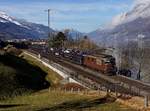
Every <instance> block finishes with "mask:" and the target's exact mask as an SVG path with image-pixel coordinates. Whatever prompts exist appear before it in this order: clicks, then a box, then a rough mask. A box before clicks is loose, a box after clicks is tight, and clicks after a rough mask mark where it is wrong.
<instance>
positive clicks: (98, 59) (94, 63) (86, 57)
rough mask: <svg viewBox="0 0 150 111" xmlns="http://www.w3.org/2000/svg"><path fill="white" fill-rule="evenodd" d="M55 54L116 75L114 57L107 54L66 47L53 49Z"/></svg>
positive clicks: (107, 73)
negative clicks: (64, 48)
mask: <svg viewBox="0 0 150 111" xmlns="http://www.w3.org/2000/svg"><path fill="white" fill-rule="evenodd" d="M53 52H54V54H55V56H59V57H63V58H65V59H66V60H69V61H71V62H73V63H75V64H78V65H82V66H84V67H88V68H90V69H93V70H96V71H99V72H101V73H104V74H106V75H109V76H110V75H116V73H117V67H116V62H115V58H114V57H113V56H111V55H107V54H99V55H96V54H91V53H88V52H83V51H79V50H73V49H67V50H62V49H59V50H57V51H56V50H53Z"/></svg>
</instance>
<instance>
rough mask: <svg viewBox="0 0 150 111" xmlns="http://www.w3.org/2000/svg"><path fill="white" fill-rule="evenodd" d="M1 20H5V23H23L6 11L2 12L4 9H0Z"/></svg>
mask: <svg viewBox="0 0 150 111" xmlns="http://www.w3.org/2000/svg"><path fill="white" fill-rule="evenodd" d="M0 22H3V23H6V22H11V23H14V24H16V25H20V26H21V24H20V23H19V22H18V21H16V20H15V19H14V18H12V17H10V16H8V15H7V14H6V13H5V12H2V11H0Z"/></svg>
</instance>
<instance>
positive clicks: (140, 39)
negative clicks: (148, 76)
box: [137, 34, 145, 80]
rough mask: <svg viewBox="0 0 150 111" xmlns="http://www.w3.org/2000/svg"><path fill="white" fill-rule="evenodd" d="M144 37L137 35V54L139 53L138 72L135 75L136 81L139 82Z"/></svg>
mask: <svg viewBox="0 0 150 111" xmlns="http://www.w3.org/2000/svg"><path fill="white" fill-rule="evenodd" d="M144 37H145V35H142V34H139V35H138V49H139V51H138V53H139V71H138V74H137V80H141V69H142V62H143V56H144V54H143V53H144V52H143V38H144Z"/></svg>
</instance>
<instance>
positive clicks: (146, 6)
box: [89, 0, 150, 45]
mask: <svg viewBox="0 0 150 111" xmlns="http://www.w3.org/2000/svg"><path fill="white" fill-rule="evenodd" d="M139 34H142V35H144V38H145V39H150V1H148V0H143V2H141V1H140V2H138V3H137V4H136V5H135V6H134V8H133V9H132V10H131V11H129V12H127V13H122V14H120V15H118V16H116V17H114V19H113V20H112V22H111V23H110V24H109V25H107V26H106V27H105V28H104V29H99V30H96V31H93V32H91V33H89V36H90V37H91V38H92V39H93V40H95V41H96V42H102V43H103V42H105V44H108V45H112V44H113V43H114V42H115V41H114V38H115V39H116V40H117V41H118V42H119V43H121V44H122V43H125V42H126V41H127V39H129V40H136V39H137V37H138V35H139Z"/></svg>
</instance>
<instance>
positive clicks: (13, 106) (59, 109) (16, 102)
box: [1, 91, 134, 111]
mask: <svg viewBox="0 0 150 111" xmlns="http://www.w3.org/2000/svg"><path fill="white" fill-rule="evenodd" d="M114 100H115V99H114V98H111V97H108V98H106V97H104V96H99V97H98V96H88V95H85V94H84V95H79V94H71V93H64V92H60V91H44V92H41V93H40V92H39V93H35V94H32V95H30V96H20V97H16V98H14V99H9V100H7V101H3V102H2V103H1V105H4V106H1V107H3V108H2V109H3V110H10V111H16V110H18V111H134V110H133V109H130V108H125V107H123V106H122V105H120V104H118V103H117V102H114ZM4 107H5V108H4Z"/></svg>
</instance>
